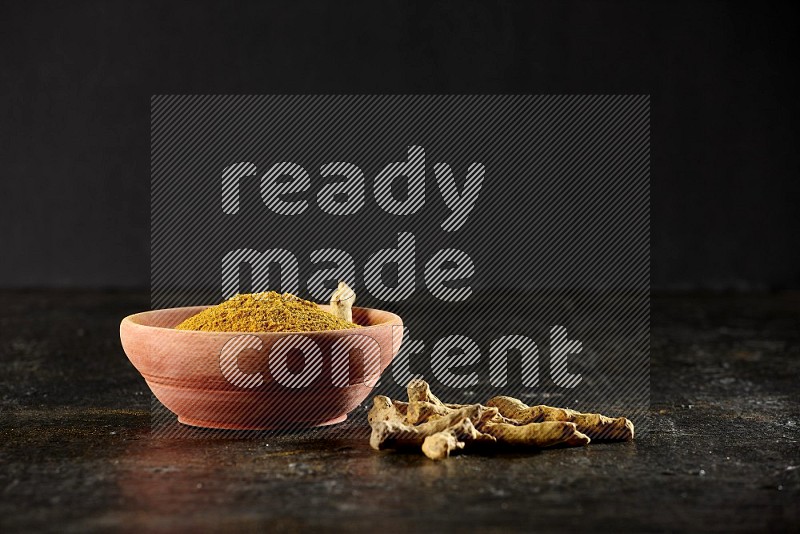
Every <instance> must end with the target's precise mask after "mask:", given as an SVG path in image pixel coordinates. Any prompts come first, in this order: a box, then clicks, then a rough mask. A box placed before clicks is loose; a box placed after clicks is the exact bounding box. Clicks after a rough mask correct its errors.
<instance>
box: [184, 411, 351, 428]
mask: <svg viewBox="0 0 800 534" xmlns="http://www.w3.org/2000/svg"><path fill="white" fill-rule="evenodd" d="M346 419H347V414H344V415H340V416H339V417H334V418H333V419H328V420H327V421H322V422H320V423H306V422H297V423H287V424H285V425H264V426H261V425H253V426H250V425H237V424H231V423H225V422H221V421H203V420H202V419H192V418H191V417H181V416H178V422H179V423H181V424H184V425H187V426H195V427H198V428H213V429H216V430H287V429H300V428H314V427H318V426H330V425H335V424H337V423H341V422H342V421H344V420H346Z"/></svg>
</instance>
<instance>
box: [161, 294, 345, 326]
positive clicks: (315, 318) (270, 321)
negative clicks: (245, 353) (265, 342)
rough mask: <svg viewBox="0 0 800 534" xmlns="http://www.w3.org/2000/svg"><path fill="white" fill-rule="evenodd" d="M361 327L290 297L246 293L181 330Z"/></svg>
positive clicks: (207, 311) (209, 310)
mask: <svg viewBox="0 0 800 534" xmlns="http://www.w3.org/2000/svg"><path fill="white" fill-rule="evenodd" d="M358 326H359V325H357V324H355V323H353V322H351V321H346V320H344V319H341V318H339V317H337V316H336V315H334V314H332V313H328V312H327V311H325V310H323V309H322V308H320V307H319V306H317V305H316V304H315V303H313V302H311V301H308V300H303V299H301V298H300V297H296V296H295V295H292V294H290V293H284V294H282V295H281V294H279V293H276V292H275V291H267V292H265V293H244V294H239V295H236V296H234V297H232V298H230V299H228V300H226V301H225V302H223V303H221V304H218V305H216V306H212V307H210V308H207V309H205V310H203V311H201V312H200V313H198V314H197V315H194V316H192V317H189V318H188V319H186V320H185V321H183V322H182V323H180V324H179V325H178V326H176V327H175V328H176V329H177V330H203V331H207V332H314V331H321V330H343V329H346V328H358Z"/></svg>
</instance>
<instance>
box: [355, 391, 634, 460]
mask: <svg viewBox="0 0 800 534" xmlns="http://www.w3.org/2000/svg"><path fill="white" fill-rule="evenodd" d="M407 393H408V402H402V401H397V400H392V399H390V398H388V397H384V396H380V395H379V396H377V397H375V398H374V399H373V407H372V409H371V410H370V411H369V416H368V418H369V423H370V426H371V427H372V434H371V436H370V445H371V446H372V447H373V448H375V449H385V448H389V447H401V446H404V445H412V446H419V447H421V448H422V452H423V453H424V454H425V456H427V457H428V458H430V459H432V460H441V459H444V458H447V457H449V456H450V455H451V454H452V453H453V452H456V451H459V450H461V449H464V448H465V447H466V448H468V447H470V446H471V445H472V444H477V443H480V442H484V443H496V442H497V443H503V444H507V445H513V446H527V447H536V448H547V447H553V446H556V445H566V446H568V447H577V446H581V445H587V444H588V443H589V442H591V441H592V439H616V440H630V439H633V423H631V422H630V421H629V420H628V419H625V418H624V417H619V418H616V419H614V418H610V417H605V416H603V415H600V414H585V413H580V412H576V411H574V410H568V409H562V408H552V407H550V406H528V405H526V404H525V403H523V402H522V401H519V400H517V399H514V398H511V397H502V396H501V397H494V398H492V399H490V400H489V401H488V402H487V403H486V404H487V405H486V406H483V405H481V404H449V403H444V402H442V401H441V400H440V399H439V398H438V397H436V396H435V395H434V394H433V393H432V392H431V390H430V387H429V386H428V384H427V383H426V382H425V381H423V380H412V381H411V382H410V383H409V384H408V387H407Z"/></svg>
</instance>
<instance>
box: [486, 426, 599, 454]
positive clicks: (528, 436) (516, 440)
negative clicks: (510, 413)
mask: <svg viewBox="0 0 800 534" xmlns="http://www.w3.org/2000/svg"><path fill="white" fill-rule="evenodd" d="M479 428H480V430H481V431H482V432H485V433H487V434H489V435H491V436H494V437H495V438H496V439H497V441H498V442H500V443H505V444H508V445H517V446H527V447H536V448H540V449H543V448H545V447H553V446H555V445H569V446H578V445H587V444H588V443H589V442H590V441H591V440H590V439H589V437H588V436H586V435H584V434H582V433H580V432H579V431H578V429H577V428H576V427H575V423H568V422H563V421H548V422H546V423H528V424H527V425H522V426H517V425H510V424H507V423H495V422H492V421H486V422H485V423H483V424H482V425H481V426H480V427H479Z"/></svg>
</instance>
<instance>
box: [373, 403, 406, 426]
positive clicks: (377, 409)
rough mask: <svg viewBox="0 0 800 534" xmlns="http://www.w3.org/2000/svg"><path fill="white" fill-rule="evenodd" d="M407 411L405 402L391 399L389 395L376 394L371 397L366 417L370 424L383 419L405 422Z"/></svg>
mask: <svg viewBox="0 0 800 534" xmlns="http://www.w3.org/2000/svg"><path fill="white" fill-rule="evenodd" d="M407 412H408V403H407V402H403V401H398V400H392V399H390V398H389V397H384V396H383V395H377V396H376V397H375V398H374V399H372V409H371V410H370V411H369V413H368V414H367V419H368V420H369V424H370V425H371V426H374V425H376V424H377V423H381V422H383V421H393V422H396V423H405V420H406V413H407Z"/></svg>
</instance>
